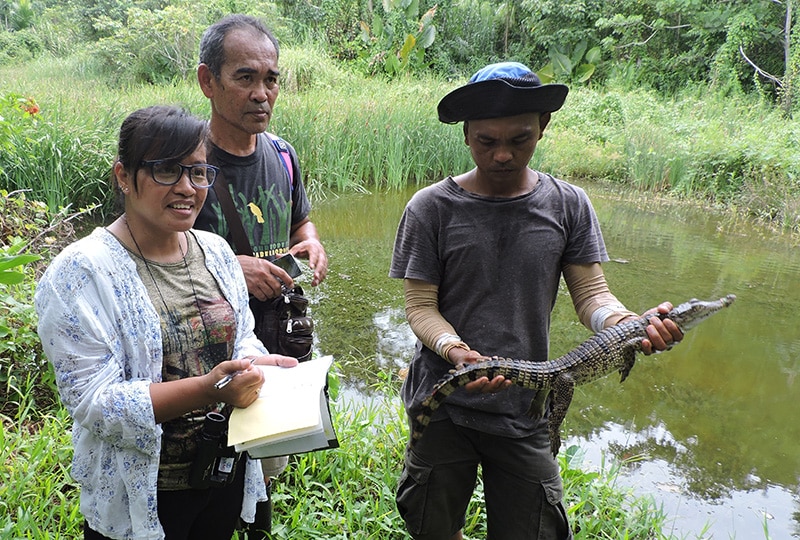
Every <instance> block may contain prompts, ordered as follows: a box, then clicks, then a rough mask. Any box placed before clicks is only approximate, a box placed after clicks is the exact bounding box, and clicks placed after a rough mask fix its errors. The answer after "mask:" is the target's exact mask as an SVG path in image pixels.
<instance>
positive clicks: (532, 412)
mask: <svg viewBox="0 0 800 540" xmlns="http://www.w3.org/2000/svg"><path fill="white" fill-rule="evenodd" d="M549 393H550V389H549V388H540V389H539V390H537V391H536V395H535V396H534V398H533V399H532V400H531V406H530V407H528V416H530V417H531V418H533V419H534V420H541V418H542V417H543V416H544V405H545V403H546V402H547V395H548V394H549Z"/></svg>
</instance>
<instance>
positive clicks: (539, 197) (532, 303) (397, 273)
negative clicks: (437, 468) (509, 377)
mask: <svg viewBox="0 0 800 540" xmlns="http://www.w3.org/2000/svg"><path fill="white" fill-rule="evenodd" d="M538 174H539V182H538V183H537V185H536V187H535V188H534V189H533V191H531V192H530V193H527V194H525V195H522V196H519V197H513V198H492V197H485V196H481V195H476V194H474V193H471V192H468V191H466V190H464V189H462V188H461V187H460V186H458V185H457V184H456V183H455V182H454V181H453V179H452V178H451V177H448V178H446V179H444V180H442V181H440V182H438V183H436V184H434V185H432V186H429V187H426V188H423V189H421V190H420V191H419V192H417V193H416V194H415V195H414V197H413V198H412V199H411V201H409V203H408V205H407V206H406V209H405V212H404V213H403V216H402V218H401V220H400V225H399V227H398V231H397V237H396V239H395V245H394V253H393V258H392V264H391V269H390V271H389V276H390V277H393V278H401V279H404V278H410V279H418V280H422V281H425V282H428V283H432V284H434V285H437V286H438V287H439V311H440V312H441V313H442V315H443V316H444V318H445V319H446V320H447V321H448V322H450V324H452V325H453V327H454V328H455V330H456V332H457V333H458V335H459V336H460V337H461V339H463V340H464V342H465V343H467V344H468V345H469V346H470V347H471V348H473V349H475V350H477V351H479V352H480V353H481V354H484V355H489V356H491V355H497V356H503V357H509V358H517V359H523V360H531V361H537V362H540V361H544V360H547V359H548V346H549V343H548V340H549V330H550V313H551V311H552V309H553V306H554V305H555V301H556V295H557V292H558V284H559V279H560V277H561V268H562V267H563V265H565V264H568V263H572V264H585V263H594V262H605V261H607V260H608V255H607V254H606V249H605V244H604V243H603V237H602V234H601V232H600V226H599V223H598V221H597V216H596V215H595V212H594V209H593V208H592V205H591V203H590V201H589V198H588V197H587V195H586V193H585V192H584V191H583V190H582V189H581V188H579V187H576V186H573V185H571V184H568V183H567V182H564V181H561V180H558V179H555V178H553V177H552V176H550V175H546V174H543V173H538ZM451 368H452V366H451V365H450V364H449V363H447V362H446V361H445V360H443V359H442V358H441V357H439V356H438V355H437V354H436V353H435V352H433V351H432V350H430V349H428V348H427V347H425V346H422V345H421V343H419V342H418V343H417V349H416V352H415V354H414V358H413V360H412V361H411V365H410V369H409V373H408V377H407V378H406V381H405V383H404V384H403V388H402V396H403V400H404V402H405V406H406V409H407V411H408V413H409V415H410V416H411V417H412V418H413V417H415V416H416V415H417V414H418V413H419V405H420V403H421V402H422V400H424V399H425V398H426V397H427V396H428V395H430V393H431V392H432V390H433V386H434V385H435V384H436V382H437V381H438V380H439V379H440V378H441V377H442V376H443V375H445V374H446V373H447V371H448V370H449V369H451ZM534 394H535V393H534V392H533V391H530V390H524V389H521V388H519V387H516V386H514V387H511V388H509V389H508V390H504V391H502V392H498V393H496V394H468V393H466V392H463V391H459V392H456V393H454V394H453V395H451V396H450V397H448V399H447V401H446V402H445V406H444V407H441V408H440V409H439V410H437V411H436V414H435V415H434V419H436V418H441V417H442V415H444V414H449V416H450V418H451V419H452V420H453V422H455V423H456V424H459V425H462V426H465V427H470V428H474V429H478V430H481V431H484V432H486V433H491V434H495V435H501V436H510V437H521V436H526V435H529V434H531V433H532V432H533V431H534V430H535V429H536V427H537V422H535V421H533V420H531V419H530V418H529V417H528V416H527V415H526V414H525V413H526V411H527V409H528V407H529V405H530V401H531V400H532V399H533V396H534Z"/></svg>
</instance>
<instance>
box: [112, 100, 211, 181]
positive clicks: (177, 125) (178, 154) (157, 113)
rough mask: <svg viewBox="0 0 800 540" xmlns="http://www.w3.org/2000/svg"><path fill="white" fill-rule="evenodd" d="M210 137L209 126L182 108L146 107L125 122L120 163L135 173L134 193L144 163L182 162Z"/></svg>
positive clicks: (120, 131) (119, 151)
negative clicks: (146, 161)
mask: <svg viewBox="0 0 800 540" xmlns="http://www.w3.org/2000/svg"><path fill="white" fill-rule="evenodd" d="M207 136H208V123H207V122H206V121H204V120H201V119H200V118H198V117H196V116H194V115H192V114H191V113H189V112H188V111H187V110H185V109H183V108H181V107H176V106H171V105H153V106H150V107H145V108H143V109H139V110H136V111H134V112H132V113H131V114H129V115H128V117H127V118H125V120H123V122H122V127H120V130H119V143H118V146H117V161H119V162H120V163H121V164H122V166H123V167H124V168H125V170H126V171H128V172H130V173H132V177H133V189H134V190H137V191H138V185H137V183H136V174H135V173H136V171H137V170H139V167H140V165H141V163H142V161H143V160H146V159H166V160H175V161H180V160H181V159H183V158H184V157H186V156H188V155H189V154H191V153H193V152H194V151H195V150H196V149H197V147H198V146H200V145H201V144H203V143H204V142H206V140H207ZM114 185H115V186H116V182H115V183H114Z"/></svg>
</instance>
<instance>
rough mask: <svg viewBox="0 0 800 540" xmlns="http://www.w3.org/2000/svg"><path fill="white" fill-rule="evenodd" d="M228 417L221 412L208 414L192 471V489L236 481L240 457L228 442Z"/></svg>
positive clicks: (198, 442)
mask: <svg viewBox="0 0 800 540" xmlns="http://www.w3.org/2000/svg"><path fill="white" fill-rule="evenodd" d="M227 434H228V418H227V417H226V416H225V415H223V414H221V413H218V412H210V413H208V414H206V418H205V421H204V422H203V428H202V429H201V430H200V432H199V433H198V439H197V455H196V456H195V459H194V461H193V462H192V467H191V469H190V471H189V486H190V487H191V488H193V489H206V488H210V487H222V486H226V485H228V484H230V483H232V482H233V480H234V478H235V476H236V467H237V465H238V463H239V458H241V454H239V453H238V452H236V450H235V449H234V447H233V446H228V445H227V444H226V443H225V441H226V439H227Z"/></svg>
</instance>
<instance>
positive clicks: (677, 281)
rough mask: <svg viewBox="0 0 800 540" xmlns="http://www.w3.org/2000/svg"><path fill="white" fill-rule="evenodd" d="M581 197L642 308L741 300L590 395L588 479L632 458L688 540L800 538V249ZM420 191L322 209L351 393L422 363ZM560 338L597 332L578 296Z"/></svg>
mask: <svg viewBox="0 0 800 540" xmlns="http://www.w3.org/2000/svg"><path fill="white" fill-rule="evenodd" d="M582 187H584V188H585V189H586V190H587V192H588V193H589V195H590V197H591V198H592V201H593V203H594V206H595V209H596V210H597V213H598V216H599V218H600V221H601V224H602V226H603V232H604V236H605V240H606V244H607V247H608V251H609V255H610V257H611V258H612V259H613V261H612V262H610V263H608V264H606V265H605V271H606V276H607V279H608V281H609V283H610V285H611V289H612V291H614V292H615V294H616V295H617V297H619V298H620V299H621V300H622V301H623V302H624V303H625V304H626V305H627V306H628V307H629V308H631V309H633V310H635V311H638V312H642V311H644V310H645V309H647V308H650V307H653V306H655V305H657V304H658V303H660V302H661V301H664V300H669V301H671V302H672V303H673V304H678V303H680V302H682V301H685V300H687V299H689V298H692V297H697V298H702V299H712V298H719V297H721V296H724V295H725V294H729V293H733V294H735V295H736V296H737V300H736V302H735V303H734V304H733V306H732V307H730V308H728V309H726V310H725V311H723V312H721V313H720V314H718V315H716V316H715V317H712V318H711V319H709V320H708V321H706V322H704V323H703V324H702V325H700V326H699V327H697V328H696V329H694V330H692V331H691V332H689V333H688V334H687V336H686V338H685V339H684V341H683V342H682V343H681V344H680V345H679V346H677V347H675V348H674V349H673V350H672V351H670V352H667V353H664V354H659V355H655V356H650V357H644V356H640V357H639V359H638V361H637V364H636V366H635V368H634V370H633V371H632V373H631V376H630V377H629V378H628V380H627V381H626V382H625V383H624V384H619V381H618V379H617V378H616V377H614V376H609V377H606V378H604V379H602V380H600V381H596V382H594V383H591V384H588V385H585V386H581V387H578V389H577V390H576V394H575V399H574V401H573V403H572V405H571V407H570V410H569V413H568V415H567V419H566V422H565V424H564V430H565V433H566V434H567V435H568V439H567V441H566V443H567V445H569V444H579V445H580V446H581V447H582V449H583V450H584V452H585V461H584V465H583V468H585V469H588V468H597V467H600V466H601V465H602V463H603V462H604V460H605V461H608V458H609V457H612V456H613V458H615V459H629V460H630V462H629V463H628V464H627V465H626V466H625V467H624V469H623V473H622V475H621V478H620V480H619V481H620V483H622V484H624V485H626V486H630V487H632V488H633V489H634V491H635V492H636V493H637V494H651V495H652V496H653V497H655V499H656V500H657V501H658V502H659V503H660V504H662V505H663V508H664V510H665V511H666V512H667V514H668V516H669V520H670V521H669V523H670V529H668V531H667V532H671V533H673V534H674V535H675V536H676V537H680V538H699V537H702V538H739V539H748V540H750V539H758V538H767V533H766V532H765V531H768V533H769V537H770V538H772V539H790V538H800V487H798V485H799V484H800V451H798V441H800V420H799V419H798V416H797V413H796V409H795V407H796V404H797V403H798V401H800V381H795V377H796V375H797V374H798V373H800V329H798V324H797V323H798V314H797V311H798V306H800V287H798V282H800V250H799V249H798V247H797V245H795V244H793V243H792V242H791V240H789V239H786V238H780V237H775V236H774V235H770V234H768V233H765V232H763V231H761V230H759V229H757V228H755V227H752V226H751V225H750V224H748V223H746V222H739V221H737V220H735V219H733V218H731V217H729V216H727V215H725V214H719V213H716V212H714V211H712V210H709V209H702V208H697V207H694V206H691V205H689V204H676V203H669V202H664V201H656V200H653V198H652V197H649V196H644V195H620V194H619V193H614V192H613V191H611V190H608V189H607V188H605V187H602V186H598V185H593V184H587V185H583V184H582ZM412 193H413V190H410V191H404V192H391V193H382V194H353V195H345V196H338V197H332V198H329V199H328V200H325V201H322V202H318V203H316V204H315V209H314V214H313V216H312V218H313V220H314V222H315V223H316V224H317V227H318V229H319V230H320V234H321V235H322V237H323V241H324V242H325V244H326V247H327V249H328V252H329V256H330V272H329V277H328V279H327V281H326V282H325V283H324V284H323V285H322V286H321V287H319V288H316V289H314V290H313V291H309V292H310V295H311V297H312V311H313V313H314V315H315V317H316V320H317V339H318V343H317V346H318V348H319V349H320V350H321V351H322V352H324V353H325V354H333V355H335V356H336V357H337V358H338V359H340V360H343V365H344V374H343V375H344V383H345V384H346V385H347V387H348V388H349V389H350V391H351V392H354V393H356V394H357V395H359V396H361V397H367V396H369V395H370V393H371V392H373V391H374V390H373V389H374V388H376V387H378V388H379V387H380V386H381V384H386V381H390V383H391V382H396V381H397V373H398V370H399V369H401V368H402V367H404V366H405V365H406V364H407V362H408V360H409V359H410V357H411V354H412V351H413V347H414V341H415V340H414V337H413V335H412V333H411V332H410V330H409V328H408V325H407V324H406V322H405V318H404V314H403V299H402V284H401V283H400V282H399V281H398V280H392V279H389V278H388V277H387V273H388V266H389V260H390V258H391V248H392V242H393V239H394V232H395V229H396V227H397V223H398V220H399V218H400V214H401V213H402V211H403V208H404V206H405V203H406V201H407V200H408V199H409V197H410V196H411V195H412ZM552 328H553V330H552V345H551V355H552V356H553V357H555V356H557V355H560V354H563V353H564V352H566V351H567V350H569V349H571V348H572V347H574V346H575V345H577V344H578V343H579V342H581V341H583V340H584V339H586V338H587V337H588V336H589V332H588V331H587V330H586V329H585V328H583V326H581V325H580V324H579V323H577V320H576V316H575V313H574V311H573V309H572V305H571V302H570V299H569V296H568V294H567V291H566V288H563V287H562V291H561V294H560V296H559V300H558V302H557V305H556V309H555V312H554V315H553V324H552ZM631 458H633V459H631ZM701 533H702V535H701Z"/></svg>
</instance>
